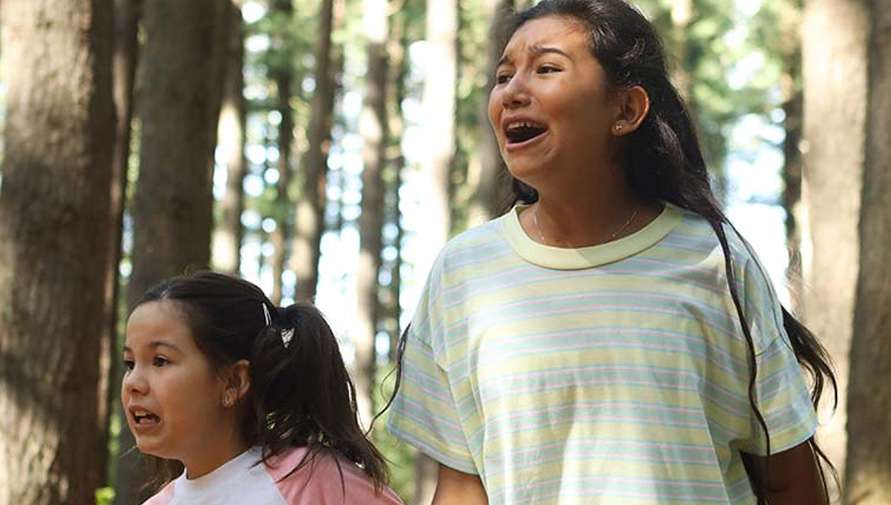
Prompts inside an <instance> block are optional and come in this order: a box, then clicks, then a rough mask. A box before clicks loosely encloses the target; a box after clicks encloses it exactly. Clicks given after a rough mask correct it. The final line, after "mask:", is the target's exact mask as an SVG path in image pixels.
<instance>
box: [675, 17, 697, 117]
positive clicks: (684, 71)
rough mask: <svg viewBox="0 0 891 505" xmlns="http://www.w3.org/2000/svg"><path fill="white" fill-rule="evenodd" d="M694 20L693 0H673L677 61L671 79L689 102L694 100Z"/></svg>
mask: <svg viewBox="0 0 891 505" xmlns="http://www.w3.org/2000/svg"><path fill="white" fill-rule="evenodd" d="M692 21H693V0H672V1H671V24H672V37H671V39H672V41H673V45H674V49H673V51H672V53H674V54H673V56H674V57H675V58H676V60H677V61H676V63H675V65H674V68H673V69H672V72H671V80H672V82H673V83H674V85H675V87H676V88H677V90H678V92H679V93H680V94H681V97H683V98H684V100H686V101H687V102H688V103H691V102H692V100H693V81H692V79H691V77H690V68H689V63H690V62H689V61H688V58H689V54H690V51H689V42H688V40H689V33H688V30H689V28H690V23H691V22H692Z"/></svg>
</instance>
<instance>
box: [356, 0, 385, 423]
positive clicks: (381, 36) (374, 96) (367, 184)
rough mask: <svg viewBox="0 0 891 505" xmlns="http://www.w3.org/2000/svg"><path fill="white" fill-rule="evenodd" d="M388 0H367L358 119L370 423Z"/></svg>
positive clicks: (361, 354) (361, 313)
mask: <svg viewBox="0 0 891 505" xmlns="http://www.w3.org/2000/svg"><path fill="white" fill-rule="evenodd" d="M389 8H390V7H389V2H387V0H365V3H364V16H363V22H364V37H365V41H366V44H367V53H368V70H367V72H366V80H365V82H366V85H365V99H364V103H363V107H362V112H361V115H360V118H359V133H360V134H361V135H362V140H363V149H362V158H363V159H362V161H363V168H362V214H361V215H360V216H359V267H358V270H357V272H356V293H357V311H356V313H357V317H358V321H357V325H356V332H355V333H354V335H353V345H354V346H355V349H356V375H355V376H354V377H355V380H356V392H357V396H358V398H357V400H358V405H359V413H360V418H361V419H362V421H363V422H364V423H366V426H368V423H370V421H371V417H372V415H373V411H374V384H375V372H376V370H377V368H376V366H375V360H376V353H375V346H374V343H375V336H376V335H377V330H378V323H379V322H380V319H381V317H382V308H381V300H380V296H379V291H380V286H379V283H378V274H379V273H380V270H381V263H382V261H381V251H382V249H383V235H382V229H383V225H384V193H385V188H384V180H383V177H384V167H385V164H386V157H387V142H388V141H389V132H388V126H389V125H388V122H387V121H388V120H387V77H388V74H389V72H388V65H389V62H388V55H387V41H388V25H387V18H388V16H389Z"/></svg>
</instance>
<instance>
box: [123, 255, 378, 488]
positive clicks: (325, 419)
mask: <svg viewBox="0 0 891 505" xmlns="http://www.w3.org/2000/svg"><path fill="white" fill-rule="evenodd" d="M160 300H165V301H171V302H173V303H176V304H177V305H178V307H179V308H180V309H181V310H182V312H183V314H184V315H185V318H186V322H187V324H188V325H189V328H190V330H191V331H192V336H193V338H194V339H195V343H196V344H197V346H198V348H199V349H200V350H201V351H202V352H203V353H204V354H205V355H206V356H207V357H208V359H209V360H210V362H211V364H212V365H213V366H214V367H215V368H217V369H221V368H222V367H224V366H226V365H231V364H233V363H235V362H236V361H238V360H242V359H244V360H248V361H249V362H250V379H251V386H250V390H249V391H248V394H247V396H246V398H245V399H244V400H243V401H245V402H246V409H244V412H245V415H244V416H243V418H242V421H241V435H242V436H243V437H244V440H245V441H247V442H248V443H249V444H250V445H251V446H259V447H261V448H262V455H263V456H262V457H263V463H267V462H268V460H269V459H270V458H272V457H274V456H276V455H279V454H281V453H282V452H283V451H285V450H286V449H288V448H291V447H306V448H307V449H308V451H307V454H306V456H305V457H304V458H303V459H302V460H301V462H300V463H299V464H298V465H297V466H296V467H295V468H293V469H291V470H290V473H289V474H288V475H290V474H291V473H293V472H295V471H297V470H299V469H300V468H302V467H303V466H305V465H307V464H310V463H311V462H312V460H313V458H315V456H316V455H318V454H319V452H320V451H324V450H330V451H334V452H335V453H337V454H339V455H340V456H342V457H344V458H346V459H347V460H349V461H351V462H353V463H355V464H356V465H357V466H358V467H360V468H361V469H362V470H363V471H364V472H365V473H366V474H367V475H368V477H369V478H371V479H372V481H373V482H374V485H375V489H377V490H380V489H381V488H382V487H383V485H384V484H385V483H386V481H387V468H386V464H385V463H384V458H383V456H382V455H381V454H380V452H378V450H377V449H376V448H375V447H374V445H373V444H372V443H371V442H370V441H369V440H368V438H367V437H366V434H365V433H364V432H363V431H362V429H361V428H360V426H359V421H358V415H357V408H356V388H355V387H354V386H353V383H352V381H351V380H350V376H349V374H348V373H347V370H346V367H345V366H344V364H343V358H341V355H340V351H339V348H338V344H337V339H336V338H335V337H334V334H333V332H332V331H331V328H330V327H329V326H328V323H327V322H325V319H324V317H323V316H322V314H321V313H320V312H319V311H318V309H316V308H315V307H314V306H313V305H311V304H309V303H298V304H295V305H291V306H290V307H287V308H279V307H275V306H274V305H273V304H272V302H271V301H269V298H267V297H266V295H265V294H264V293H263V291H262V290H261V289H260V288H258V287H257V286H255V285H253V284H251V283H250V282H248V281H245V280H242V279H239V278H236V277H231V276H228V275H224V274H220V273H215V272H207V271H204V272H196V273H193V274H190V275H185V276H181V277H173V278H170V279H167V280H165V281H163V282H161V283H160V284H158V285H157V286H155V287H153V288H151V289H149V290H148V291H147V292H146V293H145V295H144V296H143V297H142V299H141V300H140V301H139V302H138V303H137V304H136V306H134V307H133V309H135V308H136V307H138V306H140V305H142V304H144V303H148V302H153V301H160ZM131 312H132V309H131ZM267 315H268V319H267ZM267 321H268V322H267ZM291 332H293V333H291ZM283 336H285V339H283ZM288 336H290V340H288V341H287V345H286V342H285V341H286V340H287V337H288ZM148 458H149V462H150V463H151V466H152V467H153V470H154V471H153V474H154V475H153V477H152V481H151V482H150V483H149V484H150V485H151V486H152V487H154V488H156V489H157V488H160V487H162V486H163V485H164V484H166V483H167V482H170V481H171V480H173V479H174V478H175V477H176V476H177V475H179V474H180V473H181V472H182V471H183V466H182V464H181V463H179V462H178V461H173V460H167V459H162V458H156V457H152V456H149V457H148Z"/></svg>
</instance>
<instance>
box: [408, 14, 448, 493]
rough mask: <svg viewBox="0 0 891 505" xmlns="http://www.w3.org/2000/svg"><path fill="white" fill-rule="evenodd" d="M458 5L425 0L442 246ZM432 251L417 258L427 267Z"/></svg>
mask: <svg viewBox="0 0 891 505" xmlns="http://www.w3.org/2000/svg"><path fill="white" fill-rule="evenodd" d="M457 27H458V5H457V1H456V0H427V26H426V30H427V54H426V55H425V58H426V61H427V67H426V73H425V78H424V96H423V109H424V117H425V119H426V122H427V128H428V129H427V132H426V135H427V139H426V140H427V143H428V157H427V158H426V159H425V160H424V161H423V166H422V170H423V171H424V173H425V174H426V177H425V179H426V181H427V182H428V186H427V188H425V189H426V194H425V195H424V197H425V198H424V201H425V202H426V219H425V222H426V223H429V224H428V225H427V226H426V227H425V230H424V232H423V235H422V236H423V240H424V242H425V243H426V244H428V246H429V247H430V248H431V249H434V250H438V249H440V248H441V247H442V246H443V245H444V244H445V242H446V239H447V238H448V235H449V166H450V165H451V162H452V158H453V156H454V151H455V123H454V121H455V82H456V75H457V55H456V51H455V48H456V43H455V38H456V37H457ZM433 259H434V258H433V257H432V256H431V257H428V258H423V259H422V260H421V261H418V263H417V265H416V268H417V269H418V271H420V272H428V271H429V270H430V266H431V265H432V263H433ZM415 477H416V481H415V482H416V484H415V503H430V497H431V496H432V494H431V490H432V489H433V487H435V483H436V464H435V463H433V464H431V461H430V458H428V457H427V456H425V455H423V454H421V453H418V456H417V459H416V460H415Z"/></svg>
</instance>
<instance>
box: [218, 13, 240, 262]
mask: <svg viewBox="0 0 891 505" xmlns="http://www.w3.org/2000/svg"><path fill="white" fill-rule="evenodd" d="M229 10H230V13H229V15H230V16H231V20H230V21H229V27H230V30H229V42H228V44H227V46H226V47H227V50H228V53H227V56H226V60H227V64H226V78H225V81H224V83H223V102H222V108H221V109H220V124H219V133H218V135H219V144H220V147H221V148H222V149H223V153H222V162H223V163H225V165H226V193H225V194H224V195H223V198H222V200H221V201H220V203H219V205H220V210H221V212H220V214H221V220H220V222H219V223H218V224H217V226H216V227H215V229H214V238H213V241H214V245H213V264H214V267H215V268H217V269H219V270H221V271H223V272H227V273H230V274H238V272H239V268H240V266H241V244H242V242H243V240H244V228H243V227H242V225H241V214H242V212H244V188H243V186H242V184H243V183H244V177H245V176H246V175H247V162H246V160H245V156H244V142H245V139H244V130H245V115H246V112H245V109H246V104H245V99H244V94H243V90H244V21H243V20H242V17H241V0H233V1H232V4H230V7H229Z"/></svg>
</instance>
